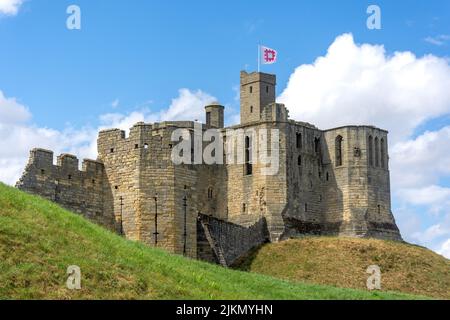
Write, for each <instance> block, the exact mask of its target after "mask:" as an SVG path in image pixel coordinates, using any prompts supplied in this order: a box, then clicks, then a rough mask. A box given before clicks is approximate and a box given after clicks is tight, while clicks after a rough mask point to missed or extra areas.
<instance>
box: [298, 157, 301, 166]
mask: <svg viewBox="0 0 450 320" xmlns="http://www.w3.org/2000/svg"><path fill="white" fill-rule="evenodd" d="M297 164H298V165H299V166H301V165H302V156H298V158H297Z"/></svg>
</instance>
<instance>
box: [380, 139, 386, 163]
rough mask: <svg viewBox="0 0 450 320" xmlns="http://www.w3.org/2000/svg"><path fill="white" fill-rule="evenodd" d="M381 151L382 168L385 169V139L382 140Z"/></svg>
mask: <svg viewBox="0 0 450 320" xmlns="http://www.w3.org/2000/svg"><path fill="white" fill-rule="evenodd" d="M380 149H381V159H380V162H381V167H382V168H383V169H384V168H385V159H386V149H385V146H384V139H381V141H380Z"/></svg>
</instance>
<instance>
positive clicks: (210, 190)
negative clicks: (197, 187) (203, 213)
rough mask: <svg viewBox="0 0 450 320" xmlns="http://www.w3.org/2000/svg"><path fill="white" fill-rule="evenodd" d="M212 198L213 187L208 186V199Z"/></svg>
mask: <svg viewBox="0 0 450 320" xmlns="http://www.w3.org/2000/svg"><path fill="white" fill-rule="evenodd" d="M212 198H213V189H212V188H211V187H210V188H208V199H212Z"/></svg>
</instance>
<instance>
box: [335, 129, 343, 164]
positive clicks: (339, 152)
mask: <svg viewBox="0 0 450 320" xmlns="http://www.w3.org/2000/svg"><path fill="white" fill-rule="evenodd" d="M342 140H343V138H342V136H337V137H336V141H335V147H336V151H335V155H336V167H340V166H342Z"/></svg>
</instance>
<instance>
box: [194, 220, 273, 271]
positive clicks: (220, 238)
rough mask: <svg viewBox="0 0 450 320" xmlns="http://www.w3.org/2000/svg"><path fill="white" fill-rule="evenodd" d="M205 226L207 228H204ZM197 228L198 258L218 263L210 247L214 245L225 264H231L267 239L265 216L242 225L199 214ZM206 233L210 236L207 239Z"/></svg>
mask: <svg viewBox="0 0 450 320" xmlns="http://www.w3.org/2000/svg"><path fill="white" fill-rule="evenodd" d="M205 227H206V229H207V230H205ZM197 228H198V229H197V230H198V255H197V256H198V258H199V259H201V260H205V261H209V262H212V263H218V261H219V258H218V257H217V256H216V255H215V252H214V249H213V248H212V247H213V246H216V247H218V249H219V250H220V251H221V253H222V254H223V257H224V259H225V262H226V265H227V266H230V265H233V263H234V262H236V261H237V260H238V259H239V258H241V257H242V256H245V255H246V254H248V253H249V252H250V251H251V250H252V249H253V248H256V247H258V246H260V245H262V244H264V243H265V242H267V241H268V240H269V232H268V230H267V224H266V221H265V218H260V219H259V220H258V221H257V222H256V223H254V224H253V225H251V226H248V227H244V226H241V225H237V224H233V223H230V222H228V221H223V220H220V219H217V218H214V217H209V216H206V215H199V217H198V222H197ZM206 233H209V234H210V236H211V238H210V239H209V240H208V237H207V235H206ZM210 241H212V242H213V243H211V242H210Z"/></svg>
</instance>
